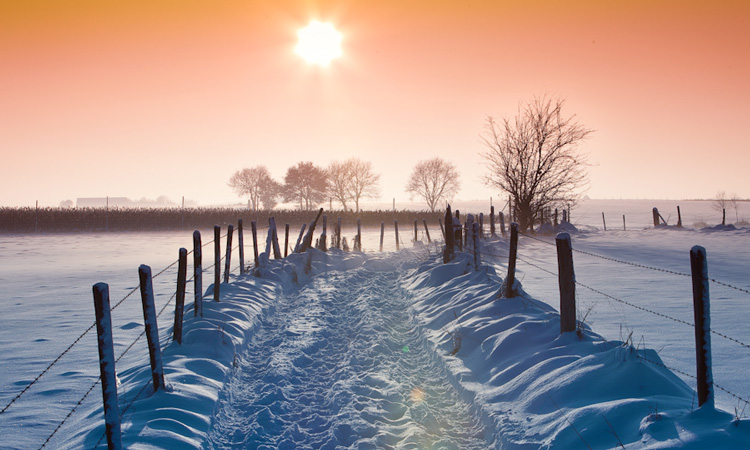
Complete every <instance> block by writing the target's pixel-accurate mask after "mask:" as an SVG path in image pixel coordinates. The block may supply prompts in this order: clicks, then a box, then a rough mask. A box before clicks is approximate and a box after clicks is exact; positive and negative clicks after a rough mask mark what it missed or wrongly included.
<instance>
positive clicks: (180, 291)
mask: <svg viewBox="0 0 750 450" xmlns="http://www.w3.org/2000/svg"><path fill="white" fill-rule="evenodd" d="M186 283H187V249H185V248H181V249H180V257H179V259H178V263H177V296H176V298H175V306H174V340H175V341H177V343H178V344H180V345H182V318H183V316H184V313H185V284H186Z"/></svg>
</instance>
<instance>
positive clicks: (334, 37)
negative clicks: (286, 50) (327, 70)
mask: <svg viewBox="0 0 750 450" xmlns="http://www.w3.org/2000/svg"><path fill="white" fill-rule="evenodd" d="M297 36H298V37H299V42H298V43H297V47H296V48H295V49H294V52H295V53H297V54H298V55H300V56H301V57H303V58H305V60H306V61H307V62H309V63H310V64H318V65H321V66H327V65H328V64H329V63H330V62H331V60H333V59H335V58H338V57H339V56H341V33H339V32H338V31H336V29H335V28H334V27H333V25H331V24H330V23H327V22H319V21H317V20H313V21H312V22H310V24H309V25H308V26H306V27H305V28H303V29H301V30H299V31H298V32H297Z"/></svg>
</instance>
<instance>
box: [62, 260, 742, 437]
mask: <svg viewBox="0 0 750 450" xmlns="http://www.w3.org/2000/svg"><path fill="white" fill-rule="evenodd" d="M472 261H473V259H472V256H470V255H467V254H458V257H457V258H456V260H454V261H453V262H451V263H450V264H445V265H444V264H442V258H441V257H439V255H438V253H437V252H433V253H430V252H429V251H428V248H427V247H420V246H417V247H415V248H414V249H413V250H402V251H400V252H395V253H388V254H378V255H365V254H363V253H359V252H353V253H345V252H341V251H338V250H335V249H334V250H332V251H331V252H329V253H323V252H320V251H318V250H315V249H310V250H309V251H308V252H307V253H305V254H294V255H291V256H290V257H289V258H287V259H285V260H269V261H267V262H266V264H265V266H264V267H263V268H262V269H261V270H259V271H258V272H257V275H259V277H258V276H252V275H246V276H244V277H238V278H237V280H236V281H234V282H233V283H231V284H228V285H226V287H225V286H222V301H221V303H215V302H206V303H205V306H204V308H205V309H204V314H205V317H204V318H194V317H192V314H186V323H185V339H184V344H183V345H182V346H178V345H177V344H175V343H171V344H170V345H169V346H168V347H167V348H166V350H165V352H164V372H165V377H166V379H167V383H168V384H169V385H170V387H171V389H170V390H168V391H167V392H161V391H160V392H157V393H150V395H144V396H143V398H141V399H139V400H137V401H136V402H135V404H134V407H133V410H134V411H135V412H134V413H132V414H129V415H126V417H125V420H124V423H123V434H124V435H123V444H124V445H125V447H127V448H144V449H150V448H171V449H197V448H214V449H225V448H352V449H355V448H356V449H359V448H362V449H365V448H462V449H463V448H469V449H471V448H497V449H506V450H507V449H558V448H559V449H568V448H591V449H611V448H617V447H624V448H628V449H645V448H682V449H698V448H705V447H706V446H707V445H710V446H711V447H712V448H713V449H715V450H716V449H734V448H750V421H748V420H744V419H743V420H737V419H735V418H734V417H733V416H732V415H730V414H728V413H726V412H723V411H717V410H715V409H712V408H700V409H698V408H697V403H696V401H695V400H694V395H693V391H692V389H690V388H689V387H688V386H687V385H686V384H685V383H684V382H682V381H681V380H680V379H679V378H678V377H676V376H675V375H674V374H673V373H672V372H670V371H669V370H667V369H665V368H664V367H660V366H659V365H656V364H651V363H649V362H647V360H649V361H655V362H657V363H658V362H660V359H659V357H658V355H657V354H656V353H655V352H653V351H651V350H641V349H638V350H636V349H635V348H633V347H632V346H629V345H627V344H624V343H622V342H611V341H606V340H604V339H603V338H602V337H600V336H598V335H597V334H595V333H593V332H592V331H591V330H589V329H588V328H587V327H581V328H580V330H579V332H577V333H576V332H571V333H565V334H563V335H561V334H560V332H559V330H560V319H559V315H558V314H557V312H556V311H555V310H554V309H553V308H551V307H550V306H548V305H546V304H544V303H542V302H539V301H537V300H535V299H532V298H530V297H529V296H528V295H527V294H525V293H524V292H523V290H522V289H521V287H520V284H519V295H518V296H517V297H514V298H501V297H500V296H499V295H498V294H499V292H500V287H501V285H502V279H501V278H500V277H498V276H497V274H496V273H495V271H494V270H493V268H492V267H483V268H482V269H481V270H479V271H476V270H474V269H473V264H472ZM210 290H211V288H209V291H210ZM149 375H150V373H149V369H148V368H147V367H141V368H138V369H133V370H127V371H124V372H123V373H120V374H119V376H120V378H121V379H122V380H123V384H124V385H139V386H140V385H143V384H144V383H145V382H146V380H148V378H149ZM90 417H91V418H92V419H94V420H96V421H97V422H98V423H101V417H102V412H101V408H98V409H97V410H94V411H91V414H90ZM102 433H103V426H96V427H94V428H88V429H86V430H83V432H82V434H81V436H80V437H79V441H78V442H77V444H80V445H76V447H85V448H92V447H93V446H94V445H95V444H96V442H97V441H98V440H99V438H100V437H101V435H102ZM99 448H103V447H101V446H100V447H99Z"/></svg>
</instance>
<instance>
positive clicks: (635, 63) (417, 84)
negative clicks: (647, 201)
mask: <svg viewBox="0 0 750 450" xmlns="http://www.w3.org/2000/svg"><path fill="white" fill-rule="evenodd" d="M311 19H320V20H323V21H330V22H333V23H334V25H335V26H336V27H337V28H338V29H339V30H340V31H341V32H342V33H343V35H344V42H343V51H344V56H343V57H342V58H341V59H339V60H336V61H334V62H333V63H332V64H331V65H330V66H329V67H325V68H321V67H317V66H310V65H308V64H307V63H306V62H304V60H302V59H301V58H299V57H298V56H296V55H295V54H294V51H293V50H294V46H295V44H296V32H297V30H298V29H299V28H301V27H303V26H305V25H306V24H307V23H308V22H309V21H310V20H311ZM748 20H750V3H748V2H747V1H716V2H705V1H658V0H652V1H640V0H638V1H626V2H623V1H605V0H589V1H526V0H523V1H522V0H517V1H501V0H495V1H462V2H458V1H440V0H429V1H403V0H401V1H396V0H379V1H377V2H375V1H364V0H362V1H359V0H350V1H342V2H333V1H310V0H308V1H287V0H275V1H267V2H258V1H250V0H247V1H242V2H240V1H236V2H230V1H220V2H216V1H210V0H173V1H166V0H152V1H142V0H128V1H123V2H101V1H94V0H89V1H76V0H59V1H58V0H46V1H42V0H24V1H22V2H18V1H13V0H0V61H1V63H0V64H2V66H1V69H2V70H0V104H2V108H0V127H1V128H0V151H1V152H2V156H3V159H2V161H3V167H4V170H3V176H2V177H0V205H1V206H27V205H28V206H31V205H33V204H34V202H35V200H39V202H40V205H44V206H57V205H58V204H59V202H60V201H62V200H66V199H71V200H75V199H76V198H77V197H103V196H106V195H109V196H124V197H130V198H132V199H138V198H141V197H148V198H152V199H153V198H156V197H157V196H160V195H166V196H168V197H170V198H171V199H172V200H174V201H176V202H179V200H180V198H181V197H182V196H185V197H186V199H188V200H194V201H197V202H199V203H200V204H204V205H205V204H217V203H218V204H226V203H231V202H237V201H240V199H239V198H238V197H237V196H236V195H235V194H234V193H233V192H232V191H231V189H230V188H229V187H228V186H227V185H226V182H227V180H228V179H229V177H230V176H231V174H232V173H233V172H234V171H236V170H238V169H241V168H243V167H251V166H254V165H257V164H265V165H266V166H268V167H269V169H270V170H271V172H272V174H273V175H274V176H275V177H276V178H278V179H281V178H282V177H283V175H284V173H285V171H286V168H287V167H289V166H291V165H293V164H295V163H296V162H298V161H302V160H312V161H314V162H315V163H316V164H319V165H321V166H326V165H328V164H329V163H330V162H332V161H334V160H341V159H346V158H348V157H350V156H358V157H360V158H361V159H364V160H368V161H372V162H373V164H374V166H375V169H376V171H378V172H379V173H381V174H382V186H381V191H382V194H383V200H385V201H390V199H391V198H393V197H395V198H396V199H397V201H407V200H408V199H409V198H408V196H407V194H405V193H404V192H403V191H404V186H405V184H406V178H407V177H408V175H409V173H410V172H411V169H412V167H413V166H414V165H415V164H416V163H417V162H418V161H420V160H423V159H428V158H432V157H434V156H441V157H444V158H446V159H448V160H451V161H452V162H454V163H456V164H457V166H458V168H459V171H460V172H461V175H462V186H463V188H462V190H461V192H460V193H459V194H458V198H461V199H466V200H469V199H485V198H489V197H490V196H494V197H495V198H497V197H499V194H498V193H497V192H495V191H493V189H490V188H487V187H486V186H484V185H483V184H482V181H481V178H482V175H483V173H484V168H483V166H482V159H481V157H480V156H479V154H480V153H481V152H483V151H484V148H483V147H482V145H481V144H480V140H479V135H480V133H481V132H482V128H483V125H484V121H485V118H486V117H487V116H488V115H493V116H496V117H504V116H511V115H512V114H514V113H515V111H516V110H517V107H518V104H519V102H523V101H527V100H530V99H531V98H533V97H534V96H535V95H542V94H545V93H547V94H553V95H559V96H562V97H565V98H566V99H567V103H566V107H567V110H568V112H570V113H575V114H576V115H577V117H578V118H579V120H580V121H581V122H583V123H584V124H585V125H587V126H588V127H590V128H593V129H595V130H596V133H595V134H594V135H593V137H592V138H591V139H589V140H588V141H587V142H586V143H585V146H584V150H585V151H586V152H588V154H589V159H590V162H591V163H593V164H594V165H593V166H592V167H591V168H590V170H589V174H590V181H591V183H590V188H589V190H588V192H587V194H588V195H589V196H591V197H596V198H674V199H682V198H696V197H703V198H708V197H713V196H714V195H715V194H716V193H717V192H718V191H726V192H728V193H732V192H733V193H737V194H738V195H740V196H742V197H750V178H748V169H747V168H748V167H750V151H748V150H750V149H749V148H748V142H749V141H750V139H749V138H750V136H749V134H750V86H749V85H748V81H747V80H750V57H749V56H750V31H748V29H749V27H747V26H746V24H747V22H748Z"/></svg>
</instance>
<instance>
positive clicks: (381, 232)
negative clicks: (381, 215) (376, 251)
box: [380, 222, 385, 253]
mask: <svg viewBox="0 0 750 450" xmlns="http://www.w3.org/2000/svg"><path fill="white" fill-rule="evenodd" d="M384 237H385V222H380V252H381V253H382V252H383V238H384Z"/></svg>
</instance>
